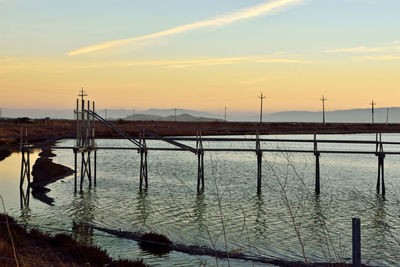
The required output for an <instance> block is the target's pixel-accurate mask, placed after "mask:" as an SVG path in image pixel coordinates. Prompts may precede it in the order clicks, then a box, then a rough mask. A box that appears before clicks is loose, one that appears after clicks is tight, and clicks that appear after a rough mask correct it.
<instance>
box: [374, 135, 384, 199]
mask: <svg viewBox="0 0 400 267" xmlns="http://www.w3.org/2000/svg"><path fill="white" fill-rule="evenodd" d="M375 155H376V156H378V180H377V182H376V193H377V194H379V192H380V187H381V184H380V182H381V180H382V196H385V193H386V189H385V153H384V152H383V144H382V134H379V139H378V134H376V153H375Z"/></svg>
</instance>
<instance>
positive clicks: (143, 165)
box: [139, 148, 149, 190]
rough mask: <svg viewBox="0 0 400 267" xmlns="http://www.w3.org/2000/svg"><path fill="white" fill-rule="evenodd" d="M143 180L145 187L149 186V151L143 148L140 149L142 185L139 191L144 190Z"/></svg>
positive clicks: (140, 184)
mask: <svg viewBox="0 0 400 267" xmlns="http://www.w3.org/2000/svg"><path fill="white" fill-rule="evenodd" d="M143 180H144V183H145V187H146V188H147V187H148V186H149V183H148V176H147V149H145V148H141V149H140V183H139V189H140V190H142V188H143Z"/></svg>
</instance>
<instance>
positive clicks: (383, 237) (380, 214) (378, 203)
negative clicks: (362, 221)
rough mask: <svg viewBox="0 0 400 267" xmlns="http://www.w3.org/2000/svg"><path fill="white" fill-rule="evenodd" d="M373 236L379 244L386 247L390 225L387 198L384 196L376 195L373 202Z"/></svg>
mask: <svg viewBox="0 0 400 267" xmlns="http://www.w3.org/2000/svg"><path fill="white" fill-rule="evenodd" d="M371 205H372V209H371V212H372V213H371V228H372V229H371V230H372V231H371V232H370V233H371V238H373V239H374V240H375V241H376V243H377V244H381V246H382V247H385V245H386V244H387V232H388V230H389V229H388V228H389V225H388V224H387V221H388V220H387V219H386V208H385V200H384V198H383V197H382V196H380V195H376V197H375V198H374V199H373V200H372V202H371Z"/></svg>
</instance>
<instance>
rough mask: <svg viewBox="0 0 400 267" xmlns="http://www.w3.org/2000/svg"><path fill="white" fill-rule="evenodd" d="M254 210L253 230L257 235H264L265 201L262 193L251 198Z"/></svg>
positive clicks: (265, 224) (265, 220)
mask: <svg viewBox="0 0 400 267" xmlns="http://www.w3.org/2000/svg"><path fill="white" fill-rule="evenodd" d="M251 202H252V203H253V205H254V209H255V211H256V219H255V231H256V234H257V236H264V233H266V232H267V216H266V214H267V212H266V211H265V208H264V207H265V202H264V198H263V195H262V194H257V195H256V196H254V197H253V198H252V199H251Z"/></svg>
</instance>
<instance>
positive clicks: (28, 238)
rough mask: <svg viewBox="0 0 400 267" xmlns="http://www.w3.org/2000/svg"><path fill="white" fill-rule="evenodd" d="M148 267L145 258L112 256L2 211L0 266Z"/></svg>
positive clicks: (0, 220) (0, 216) (0, 217)
mask: <svg viewBox="0 0 400 267" xmlns="http://www.w3.org/2000/svg"><path fill="white" fill-rule="evenodd" d="M17 262H18V263H19V266H65V267H67V266H68V267H69V266H71V267H73V266H110V267H120V266H121V267H122V266H125V267H146V266H147V265H146V264H144V263H143V261H142V260H135V261H133V260H122V259H117V260H114V259H112V258H111V257H110V256H109V255H108V254H107V253H106V251H104V250H102V249H100V248H98V247H94V246H88V245H85V244H82V243H78V242H76V241H75V240H73V239H72V238H71V236H69V235H66V234H56V235H55V236H50V235H48V234H44V233H42V232H40V231H39V230H37V229H35V228H33V229H31V230H29V231H28V230H27V228H26V226H23V225H19V224H18V223H17V222H16V221H15V220H14V219H13V218H11V217H9V216H7V215H4V214H1V213H0V266H5V267H8V266H10V267H11V266H12V267H14V266H17V264H16V263H17Z"/></svg>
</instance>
